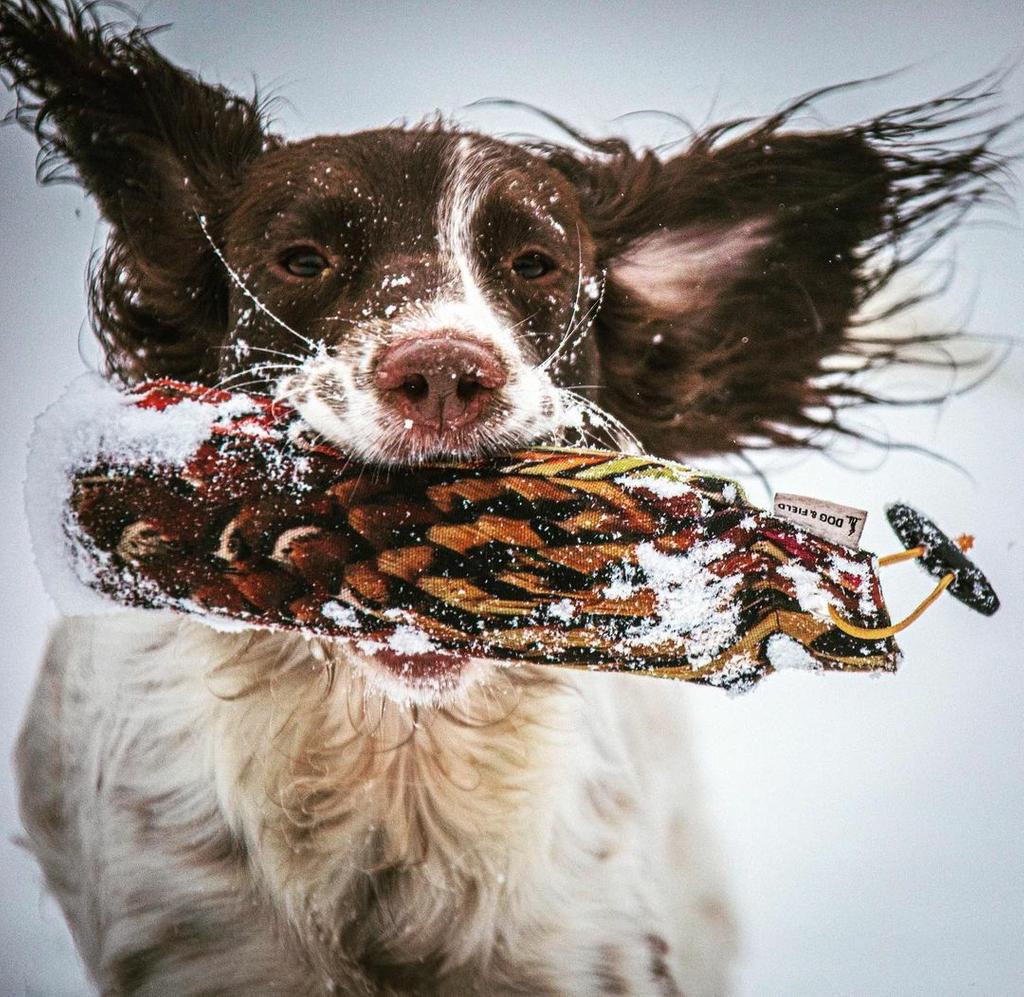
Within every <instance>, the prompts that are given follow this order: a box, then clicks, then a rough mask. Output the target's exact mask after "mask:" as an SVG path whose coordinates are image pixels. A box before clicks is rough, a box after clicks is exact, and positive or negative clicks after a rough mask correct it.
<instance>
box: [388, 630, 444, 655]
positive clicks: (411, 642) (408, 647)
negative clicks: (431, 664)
mask: <svg viewBox="0 0 1024 997" xmlns="http://www.w3.org/2000/svg"><path fill="white" fill-rule="evenodd" d="M387 644H388V647H390V648H391V650H392V651H394V652H395V653H396V654H429V653H431V652H432V651H437V649H438V648H437V646H436V645H435V644H434V642H433V641H432V640H431V639H430V637H428V636H427V634H425V633H424V632H423V631H422V630H420V629H419V628H417V627H410V626H401V627H396V628H395V632H394V633H393V634H391V635H390V636H389V637H388V639H387Z"/></svg>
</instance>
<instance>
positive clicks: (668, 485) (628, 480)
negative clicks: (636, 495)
mask: <svg viewBox="0 0 1024 997" xmlns="http://www.w3.org/2000/svg"><path fill="white" fill-rule="evenodd" d="M615 483H616V484H618V485H622V487H623V488H643V489H646V490H647V491H649V492H653V493H654V494H655V495H657V496H658V497H659V498H681V497H682V496H683V495H691V494H692V493H693V491H694V489H693V487H692V486H691V485H690V484H688V483H687V482H686V481H681V480H679V478H670V477H668V476H661V475H659V476H654V475H651V476H649V477H645V476H643V475H639V474H636V475H634V474H624V475H621V476H620V477H618V478H616V479H615Z"/></svg>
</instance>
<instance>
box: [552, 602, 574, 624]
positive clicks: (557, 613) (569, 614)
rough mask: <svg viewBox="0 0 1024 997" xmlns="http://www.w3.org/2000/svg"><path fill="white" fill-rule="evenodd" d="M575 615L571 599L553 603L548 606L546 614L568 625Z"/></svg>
mask: <svg viewBox="0 0 1024 997" xmlns="http://www.w3.org/2000/svg"><path fill="white" fill-rule="evenodd" d="M575 613H576V606H575V605H574V604H573V601H572V599H560V600H559V601H558V602H553V603H551V604H550V605H549V606H548V614H549V615H550V616H553V617H554V618H555V619H556V620H561V621H562V622H563V623H568V622H569V621H570V620H572V618H573V616H574V615H575Z"/></svg>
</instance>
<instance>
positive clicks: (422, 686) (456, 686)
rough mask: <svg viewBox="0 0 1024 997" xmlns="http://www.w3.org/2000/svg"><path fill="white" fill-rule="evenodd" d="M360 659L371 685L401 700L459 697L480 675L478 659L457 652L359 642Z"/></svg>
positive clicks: (435, 701)
mask: <svg viewBox="0 0 1024 997" xmlns="http://www.w3.org/2000/svg"><path fill="white" fill-rule="evenodd" d="M357 647H358V654H357V660H358V662H359V664H360V667H361V671H362V672H363V674H364V676H365V677H366V679H367V680H368V681H369V683H370V685H371V686H373V687H374V688H376V689H378V690H379V691H380V692H381V693H383V694H384V695H385V696H386V697H387V698H388V699H390V700H393V701H395V702H399V703H409V704H419V705H433V706H436V705H438V704H439V703H443V702H446V701H449V700H451V699H452V698H454V697H457V696H458V694H459V693H460V691H461V690H462V689H463V688H464V687H465V686H466V685H467V684H469V683H470V682H471V675H473V674H478V673H479V668H478V667H476V668H475V667H474V659H472V658H470V657H469V656H468V655H464V654H459V653H458V652H453V651H438V650H430V651H402V650H396V649H394V648H393V647H389V646H387V645H386V644H385V645H383V646H377V647H373V648H370V647H367V646H366V645H365V644H363V645H357Z"/></svg>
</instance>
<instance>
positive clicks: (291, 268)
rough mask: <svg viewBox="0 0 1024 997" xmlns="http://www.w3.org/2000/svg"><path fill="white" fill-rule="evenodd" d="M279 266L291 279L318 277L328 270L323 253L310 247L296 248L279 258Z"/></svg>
mask: <svg viewBox="0 0 1024 997" xmlns="http://www.w3.org/2000/svg"><path fill="white" fill-rule="evenodd" d="M280 263H281V266H282V267H283V268H284V269H285V270H287V271H288V273H290V274H291V275H292V276H293V277H306V278H309V277H319V276H320V274H322V273H323V272H324V271H325V270H328V269H330V266H331V265H330V263H328V262H327V259H326V258H325V257H324V255H323V253H321V252H319V251H317V250H316V249H314V248H313V247H312V246H296V247H295V248H294V249H289V250H288V251H287V252H286V253H285V254H284V255H283V256H282V257H281V261H280Z"/></svg>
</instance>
